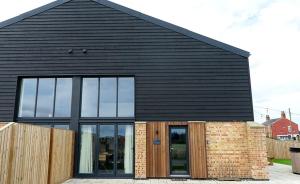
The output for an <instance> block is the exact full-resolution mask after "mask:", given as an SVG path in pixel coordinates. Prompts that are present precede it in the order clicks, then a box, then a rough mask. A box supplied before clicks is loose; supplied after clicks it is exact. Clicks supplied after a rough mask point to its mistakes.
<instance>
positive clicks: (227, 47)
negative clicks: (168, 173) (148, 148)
mask: <svg viewBox="0 0 300 184" xmlns="http://www.w3.org/2000/svg"><path fill="white" fill-rule="evenodd" d="M69 1H72V0H56V1H54V2H52V3H49V4H46V5H44V6H41V7H39V8H36V9H34V10H31V11H29V12H26V13H23V14H21V15H19V16H16V17H14V18H11V19H8V20H6V21H3V22H0V29H1V28H3V27H6V26H9V25H11V24H14V23H16V22H19V21H22V20H24V19H25V18H28V17H31V16H33V15H36V14H39V13H42V12H44V11H47V10H49V9H52V8H54V7H56V6H59V5H61V4H64V3H67V2H69ZM91 1H94V2H97V3H99V4H101V5H104V6H107V7H110V8H112V9H116V10H119V11H121V12H124V13H127V14H129V15H132V16H135V17H137V18H141V19H144V20H145V21H148V22H151V23H153V24H156V25H159V26H161V27H164V28H167V29H170V30H172V31H175V32H178V33H181V34H183V35H186V36H188V37H191V38H194V39H195V40H199V41H202V42H205V43H207V44H209V45H212V46H215V47H218V48H221V49H223V50H226V51H229V52H232V53H234V54H237V55H240V56H243V57H246V58H248V57H249V56H250V53H249V52H248V51H245V50H242V49H239V48H237V47H234V46H231V45H228V44H226V43H223V42H220V41H217V40H214V39H212V38H209V37H206V36H204V35H201V34H198V33H195V32H192V31H189V30H187V29H185V28H182V27H179V26H176V25H174V24H171V23H168V22H165V21H162V20H160V19H157V18H154V17H151V16H149V15H145V14H143V13H141V12H138V11H135V10H132V9H130V8H127V7H124V6H121V5H118V4H116V3H113V2H110V1H107V0H91Z"/></svg>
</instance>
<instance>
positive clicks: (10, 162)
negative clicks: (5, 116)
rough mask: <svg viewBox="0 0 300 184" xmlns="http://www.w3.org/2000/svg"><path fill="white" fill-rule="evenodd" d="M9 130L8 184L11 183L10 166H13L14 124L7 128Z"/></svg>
mask: <svg viewBox="0 0 300 184" xmlns="http://www.w3.org/2000/svg"><path fill="white" fill-rule="evenodd" d="M8 128H10V129H11V130H10V131H11V133H10V143H11V144H10V145H9V152H8V160H9V161H8V168H7V183H8V184H10V183H11V178H12V176H11V174H12V166H13V163H12V161H13V158H14V145H15V144H14V143H15V128H16V127H15V124H13V125H11V127H8Z"/></svg>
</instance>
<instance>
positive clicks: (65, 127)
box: [53, 125, 69, 130]
mask: <svg viewBox="0 0 300 184" xmlns="http://www.w3.org/2000/svg"><path fill="white" fill-rule="evenodd" d="M53 128H58V129H65V130H69V125H54V126H53Z"/></svg>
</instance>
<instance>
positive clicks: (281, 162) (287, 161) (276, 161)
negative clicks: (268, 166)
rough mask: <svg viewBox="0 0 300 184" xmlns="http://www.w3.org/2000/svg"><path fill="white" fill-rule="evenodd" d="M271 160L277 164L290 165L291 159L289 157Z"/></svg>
mask: <svg viewBox="0 0 300 184" xmlns="http://www.w3.org/2000/svg"><path fill="white" fill-rule="evenodd" d="M272 162H273V163H277V164H284V165H292V161H291V160H290V159H273V160H272Z"/></svg>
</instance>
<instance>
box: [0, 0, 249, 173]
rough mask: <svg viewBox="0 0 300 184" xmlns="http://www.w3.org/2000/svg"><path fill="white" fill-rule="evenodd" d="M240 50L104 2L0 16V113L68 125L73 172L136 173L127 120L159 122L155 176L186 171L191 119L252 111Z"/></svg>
mask: <svg viewBox="0 0 300 184" xmlns="http://www.w3.org/2000/svg"><path fill="white" fill-rule="evenodd" d="M248 57H249V53H248V52H247V51H244V50H241V49H238V48H236V47H233V46H230V45H227V44H225V43H222V42H219V41H216V40H213V39H211V38H208V37H205V36H203V35H200V34H197V33H194V32H191V31H189V30H186V29H184V28H181V27H178V26H175V25H172V24H170V23H167V22H164V21H161V20H158V19H156V18H153V17H150V16H148V15H144V14H142V13H140V12H137V11H134V10H131V9H128V8H126V7H123V6H120V5H117V4H115V3H112V2H109V1H106V0H58V1H55V2H53V3H50V4H47V5H45V6H43V7H40V8H37V9H35V10H32V11H30V12H27V13H25V14H22V15H20V16H17V17H15V18H12V19H9V20H7V21H4V22H2V23H0V121H3V122H10V121H16V122H25V123H32V124H38V125H44V126H51V127H56V128H68V129H71V130H74V131H75V132H76V133H77V141H76V142H77V149H76V150H77V151H76V157H75V161H76V164H75V165H76V166H75V167H76V173H75V174H76V176H99V177H102V176H103V177H104V176H105V177H108V176H109V177H134V176H135V177H139V176H137V174H135V173H136V172H135V168H136V167H135V168H134V166H135V164H134V163H135V159H134V155H135V152H136V151H134V149H133V148H134V147H135V146H137V142H136V138H134V134H135V133H134V132H136V131H137V129H136V125H137V124H143V123H145V124H146V127H147V134H148V133H149V132H151V131H155V132H156V133H157V134H159V131H158V130H157V129H155V130H150V129H148V128H149V127H151V125H152V124H155V122H157V124H162V123H163V124H164V125H165V126H166V127H167V129H168V133H167V135H168V142H169V146H168V147H167V148H166V150H170V153H168V155H169V156H168V158H169V159H168V161H167V162H166V163H167V168H168V169H167V170H168V173H167V174H165V175H163V176H162V177H169V176H171V175H184V176H187V175H188V176H191V177H192V174H191V171H190V167H191V164H189V163H190V161H189V159H190V158H189V155H188V154H187V153H188V149H191V145H190V144H189V143H188V142H189V140H188V132H189V129H188V128H187V127H188V126H189V124H190V122H196V121H199V122H200V123H201V122H233V121H239V122H246V121H253V119H254V118H253V109H252V97H251V85H250V75H249V63H248ZM171 122H173V123H174V122H175V124H176V122H177V123H179V122H180V123H181V125H178V124H176V125H171V124H172V123H171ZM153 126H156V125H153ZM189 136H192V135H189ZM155 140H156V141H153V144H160V143H161V142H160V141H161V140H159V139H155ZM151 144H152V141H151ZM179 144H182V145H185V146H174V147H172V145H179ZM188 144H189V145H190V146H187V145H188ZM182 149H183V150H182ZM174 152H177V153H182V154H181V156H179V157H176V158H175V157H173V156H172V155H173V154H172V153H174ZM91 153H93V154H91ZM147 177H148V175H147ZM149 177H151V176H149ZM154 177H156V176H154ZM206 177H207V173H206Z"/></svg>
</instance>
